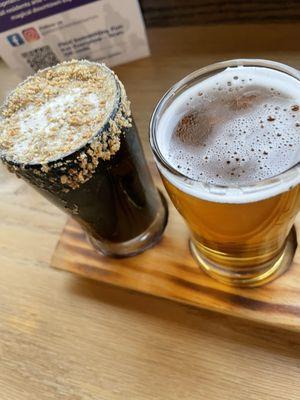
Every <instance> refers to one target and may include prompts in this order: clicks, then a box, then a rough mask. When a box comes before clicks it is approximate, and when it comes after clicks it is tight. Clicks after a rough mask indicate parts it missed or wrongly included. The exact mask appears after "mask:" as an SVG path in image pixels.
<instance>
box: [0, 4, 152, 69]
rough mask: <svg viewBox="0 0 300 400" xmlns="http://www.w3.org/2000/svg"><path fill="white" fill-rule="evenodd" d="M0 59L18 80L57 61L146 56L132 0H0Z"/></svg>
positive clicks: (121, 59)
mask: <svg viewBox="0 0 300 400" xmlns="http://www.w3.org/2000/svg"><path fill="white" fill-rule="evenodd" d="M0 55H1V57H2V58H3V59H4V61H6V63H7V64H8V65H9V66H10V67H11V68H13V69H14V70H15V71H16V72H17V73H18V74H19V75H20V76H22V77H26V76H27V75H29V74H32V73H34V72H35V71H37V70H38V69H41V68H46V67H48V66H51V65H54V64H57V63H58V62H60V61H63V60H71V59H74V58H77V59H88V60H92V61H99V62H105V63H106V64H107V65H109V66H113V65H117V64H123V63H126V62H128V61H132V60H136V59H138V58H142V57H146V56H148V55H149V47H148V42H147V36H146V32H145V26H144V22H143V18H142V14H141V11H140V7H139V4H138V2H137V0H94V1H93V0H87V1H84V0H31V1H26V0H21V1H20V0H0Z"/></svg>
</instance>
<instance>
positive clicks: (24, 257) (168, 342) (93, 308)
mask: <svg viewBox="0 0 300 400" xmlns="http://www.w3.org/2000/svg"><path fill="white" fill-rule="evenodd" d="M299 31H300V25H297V24H284V25H283V24H274V25H264V26H262V25H224V26H206V27H189V28H168V29H163V28H155V29H154V28H153V29H152V30H149V39H150V44H151V49H152V57H150V58H147V59H144V60H140V61H136V62H134V63H130V64H127V65H124V66H119V67H117V68H115V70H116V72H117V73H118V75H119V77H120V78H121V79H122V80H123V82H124V84H125V86H126V88H127V92H128V95H129V97H130V99H131V101H132V109H133V112H134V116H135V119H136V122H137V125H138V127H139V130H140V134H141V136H142V138H143V143H144V147H145V149H146V153H147V154H148V155H149V154H150V152H149V146H148V143H147V130H148V123H149V118H150V115H151V111H152V109H153V107H154V105H155V102H156V101H157V100H158V99H159V98H160V96H161V95H162V94H163V92H164V91H165V90H166V89H167V88H168V87H169V86H170V85H171V84H172V83H174V82H175V81H176V80H178V79H179V78H181V77H183V76H184V75H186V74H187V73H189V72H190V71H192V70H194V69H197V68H199V67H201V66H204V65H207V64H210V63H212V62H215V61H218V60H222V59H230V58H240V57H255V58H269V59H275V60H279V61H282V62H285V63H288V64H290V65H292V66H295V67H299V68H300V45H299ZM18 82H19V78H18V77H16V76H15V75H14V74H13V73H12V72H11V71H10V70H9V69H8V68H7V67H6V66H5V65H4V64H3V63H1V64H0V91H1V96H2V97H3V96H4V95H5V93H6V92H7V91H8V90H9V89H11V88H13V87H14V85H15V84H16V83H18ZM0 173H1V181H0V182H1V184H0V360H1V361H0V399H1V400H35V399H37V400H99V399H101V400H102V399H103V400H106V399H109V400H110V399H116V400H117V399H122V400H124V399H130V400H135V399H139V400H150V399H151V400H152V399H163V400H175V399H180V400H183V399H188V400H193V399H197V400H198V399H209V400H217V399H222V400H232V399H235V400H236V399H237V400H239V399H247V400H250V399H251V400H274V399H275V400H276V399H278V400H279V399H280V400H281V399H287V400H296V399H297V400H298V399H299V398H300V379H299V374H300V335H299V334H296V333H292V332H288V331H284V330H279V329H276V328H270V327H267V326H265V325H263V324H261V325H258V324H254V323H250V322H246V321H245V320H243V319H237V318H232V317H226V316H224V315H219V314H217V313H212V312H208V311H199V310H195V309H193V308H191V307H188V306H182V305H178V304H175V303H172V302H169V301H164V300H160V299H156V298H152V297H149V296H144V295H140V294H137V293H134V292H127V291H125V290H121V289H118V288H114V287H110V286H108V285H104V284H99V283H96V282H93V281H89V280H85V279H82V278H79V277H77V276H74V275H72V274H69V273H66V272H62V271H57V270H54V269H52V268H51V267H50V260H51V256H52V254H53V251H54V249H55V245H56V243H57V240H58V238H59V234H60V232H61V230H62V228H63V226H64V224H65V221H66V217H65V216H64V215H63V214H62V213H61V212H60V211H59V210H58V209H56V208H55V207H54V206H52V205H51V204H50V203H48V202H47V201H46V200H44V199H43V198H42V197H41V196H40V195H39V194H37V193H36V192H34V191H33V190H32V189H31V188H30V187H29V186H27V185H26V184H25V183H23V182H22V181H21V180H18V179H16V178H15V177H14V176H13V175H10V174H9V173H8V172H6V171H5V170H4V168H2V167H1V170H0ZM299 302H300V299H299Z"/></svg>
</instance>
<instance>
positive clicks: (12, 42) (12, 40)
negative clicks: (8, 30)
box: [7, 33, 25, 47]
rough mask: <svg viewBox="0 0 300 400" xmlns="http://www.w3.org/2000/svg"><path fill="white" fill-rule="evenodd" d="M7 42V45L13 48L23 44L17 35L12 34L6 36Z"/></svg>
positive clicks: (20, 37)
mask: <svg viewBox="0 0 300 400" xmlns="http://www.w3.org/2000/svg"><path fill="white" fill-rule="evenodd" d="M7 40H8V42H9V44H10V45H11V46H13V47H17V46H21V45H22V44H24V43H25V42H24V40H23V38H22V36H21V35H20V34H19V33H13V34H12V35H8V36H7Z"/></svg>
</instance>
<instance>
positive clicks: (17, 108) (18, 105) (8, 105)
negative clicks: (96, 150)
mask: <svg viewBox="0 0 300 400" xmlns="http://www.w3.org/2000/svg"><path fill="white" fill-rule="evenodd" d="M116 79H117V78H116V77H115V75H114V74H113V73H112V71H110V70H109V69H108V68H107V67H105V66H104V65H103V64H96V63H92V62H88V61H76V60H74V61H71V62H65V63H62V64H59V65H57V66H55V67H52V68H48V69H46V70H42V71H39V72H38V73H37V74H35V75H34V76H32V77H29V78H28V79H27V80H25V81H24V82H23V83H21V84H20V85H19V86H18V87H17V88H16V89H15V90H14V91H13V92H12V93H11V94H10V95H9V96H8V98H7V101H6V102H5V103H4V105H3V107H2V109H1V113H0V129H1V134H0V155H1V156H2V157H4V158H5V159H6V160H11V161H14V162H16V163H24V164H26V163H33V164H34V163H45V162H48V161H51V160H55V159H58V158H59V157H61V156H63V155H65V154H69V153H70V152H73V151H75V150H77V149H78V148H80V147H82V146H83V145H85V144H86V143H87V142H88V141H89V140H91V139H92V138H93V137H94V135H95V134H96V133H97V132H98V131H99V130H100V129H101V128H102V127H103V125H105V124H106V122H107V121H108V118H109V116H110V114H111V112H112V110H113V108H114V105H115V102H116V98H117V91H118V88H117V86H116Z"/></svg>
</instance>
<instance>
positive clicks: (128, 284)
mask: <svg viewBox="0 0 300 400" xmlns="http://www.w3.org/2000/svg"><path fill="white" fill-rule="evenodd" d="M296 231H297V235H298V237H299V235H300V215H299V217H298V220H297V221H296ZM52 266H53V267H55V268H58V269H62V270H66V271H70V272H74V273H76V274H79V275H82V276H84V277H86V278H91V279H94V280H97V281H100V282H105V283H109V284H112V285H116V286H119V287H122V288H125V289H130V290H135V291H138V292H142V293H146V294H151V295H154V296H158V297H162V298H166V299H169V300H174V301H177V302H181V303H185V304H189V305H192V306H195V307H199V308H204V309H208V310H212V311H217V312H220V313H224V314H228V315H232V316H236V317H241V318H246V319H250V320H254V321H258V322H263V323H267V324H271V325H274V326H278V327H283V328H287V329H291V330H296V331H300V251H299V248H298V249H297V250H296V254H295V258H294V262H293V264H292V265H291V266H290V268H289V269H288V271H287V272H285V274H284V275H282V276H281V277H279V278H277V279H276V280H275V281H273V282H271V283H269V284H267V285H265V286H262V287H260V288H255V289H244V288H242V289H241V288H235V287H228V286H225V285H223V284H222V283H219V282H217V281H215V280H213V279H212V278H210V277H209V276H207V275H206V274H205V273H204V272H202V271H201V270H200V269H199V268H198V267H197V265H196V263H195V261H194V259H193V258H192V256H191V254H190V252H189V247H188V230H187V228H186V226H185V224H184V222H183V220H182V218H181V216H180V215H179V214H178V212H177V211H176V210H175V208H174V207H173V205H172V204H170V202H169V223H168V226H167V228H166V231H165V233H164V235H163V238H162V240H161V241H160V243H158V244H157V245H156V246H155V247H153V248H151V249H149V250H147V251H145V252H144V253H143V254H140V255H138V256H135V257H131V258H125V259H114V258H108V257H104V256H102V255H101V254H99V253H98V252H97V251H96V250H94V248H93V247H92V245H91V244H90V243H89V242H88V240H87V239H86V236H85V233H84V232H83V231H82V230H81V228H80V226H79V225H78V224H77V223H76V222H75V221H73V220H72V219H69V220H68V221H67V223H66V226H65V228H64V230H63V232H62V234H61V237H60V239H59V242H58V244H57V247H56V250H55V252H54V254H53V257H52Z"/></svg>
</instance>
